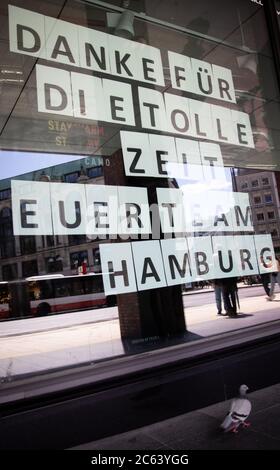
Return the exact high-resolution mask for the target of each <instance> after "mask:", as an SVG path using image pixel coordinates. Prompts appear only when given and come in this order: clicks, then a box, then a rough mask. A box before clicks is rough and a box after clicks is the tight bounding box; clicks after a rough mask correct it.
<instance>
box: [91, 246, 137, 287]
mask: <svg viewBox="0 0 280 470" xmlns="http://www.w3.org/2000/svg"><path fill="white" fill-rule="evenodd" d="M99 249H100V259H101V266H102V278H103V284H104V292H105V295H114V294H124V293H126V292H135V291H137V287H136V281H135V272H134V266H133V259H132V251H131V243H102V244H100V245H99Z"/></svg>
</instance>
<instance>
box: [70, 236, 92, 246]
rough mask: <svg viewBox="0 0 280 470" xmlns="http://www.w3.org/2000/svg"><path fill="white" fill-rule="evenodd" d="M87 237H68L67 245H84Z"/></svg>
mask: <svg viewBox="0 0 280 470" xmlns="http://www.w3.org/2000/svg"><path fill="white" fill-rule="evenodd" d="M86 241H87V236H86V235H69V236H68V243H69V245H82V244H83V243H86Z"/></svg>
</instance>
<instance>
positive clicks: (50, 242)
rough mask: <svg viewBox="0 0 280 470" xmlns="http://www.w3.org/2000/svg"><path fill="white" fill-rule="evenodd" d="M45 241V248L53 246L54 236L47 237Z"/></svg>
mask: <svg viewBox="0 0 280 470" xmlns="http://www.w3.org/2000/svg"><path fill="white" fill-rule="evenodd" d="M46 239H47V246H48V247H51V246H54V236H53V235H47V236H46Z"/></svg>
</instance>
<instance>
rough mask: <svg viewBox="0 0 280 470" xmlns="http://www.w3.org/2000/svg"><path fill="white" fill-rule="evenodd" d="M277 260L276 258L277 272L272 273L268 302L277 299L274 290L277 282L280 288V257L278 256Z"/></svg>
mask: <svg viewBox="0 0 280 470" xmlns="http://www.w3.org/2000/svg"><path fill="white" fill-rule="evenodd" d="M275 258H276V265H277V271H275V272H274V273H271V284H270V291H269V296H268V299H267V300H273V299H275V295H274V289H275V284H276V282H277V284H278V286H279V287H280V256H279V255H276V256H275Z"/></svg>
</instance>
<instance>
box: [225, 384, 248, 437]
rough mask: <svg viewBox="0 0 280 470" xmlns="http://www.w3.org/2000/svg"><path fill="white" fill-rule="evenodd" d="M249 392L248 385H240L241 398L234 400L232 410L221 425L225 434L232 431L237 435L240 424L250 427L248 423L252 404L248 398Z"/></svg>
mask: <svg viewBox="0 0 280 470" xmlns="http://www.w3.org/2000/svg"><path fill="white" fill-rule="evenodd" d="M248 390H249V388H248V387H247V385H240V387H239V396H238V397H236V398H234V399H233V400H232V403H231V407H230V410H229V412H228V414H227V415H226V417H225V419H224V421H223V422H222V424H221V428H222V429H223V430H224V432H229V431H232V432H235V433H236V432H238V431H237V428H238V427H239V426H240V424H242V426H243V427H248V426H250V423H248V422H246V419H247V418H248V416H249V414H250V412H251V408H252V405H251V402H250V401H249V400H248V398H246V392H247V391H248Z"/></svg>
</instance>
